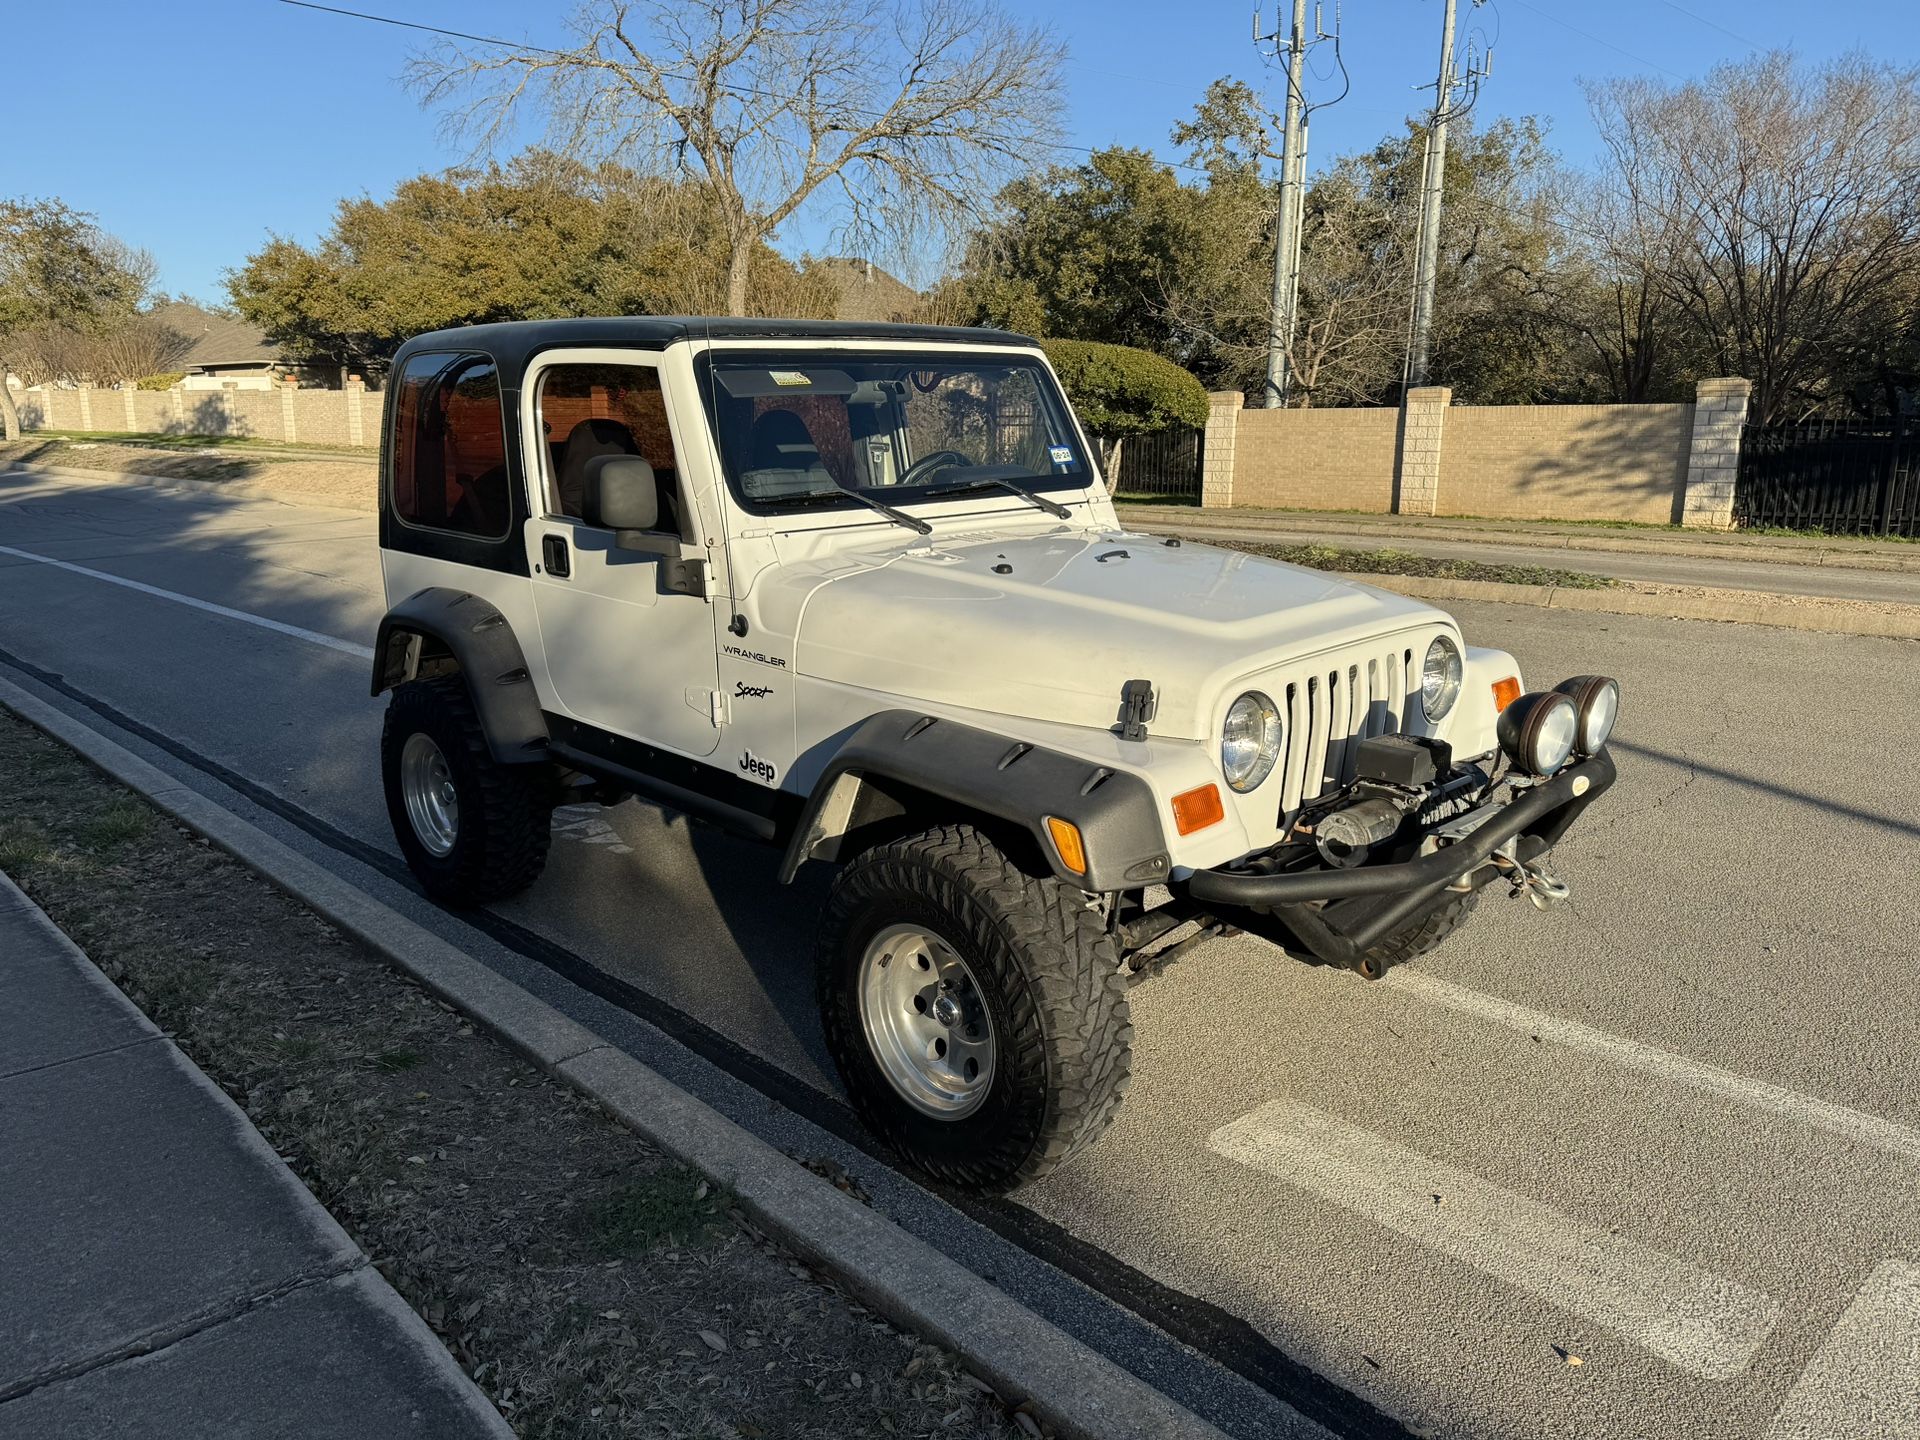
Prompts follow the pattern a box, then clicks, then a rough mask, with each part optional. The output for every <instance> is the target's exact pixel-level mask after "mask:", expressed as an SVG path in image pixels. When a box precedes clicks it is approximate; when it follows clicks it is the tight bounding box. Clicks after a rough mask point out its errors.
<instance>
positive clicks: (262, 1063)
mask: <svg viewBox="0 0 1920 1440" xmlns="http://www.w3.org/2000/svg"><path fill="white" fill-rule="evenodd" d="M0 867H4V868H5V869H6V870H7V871H8V873H10V874H11V875H12V876H13V877H14V879H15V880H16V881H17V882H18V883H19V884H20V885H21V887H22V888H23V889H25V890H26V891H27V892H28V893H29V894H30V895H32V896H33V897H34V899H35V900H36V901H38V902H39V903H40V905H41V906H42V907H43V908H45V909H46V910H47V912H48V913H49V914H50V915H51V916H52V917H53V919H54V920H55V922H56V923H58V924H59V925H60V927H61V928H62V929H64V930H65V931H66V932H67V933H68V934H69V935H71V936H72V937H73V938H74V940H75V941H77V942H78V943H79V944H80V945H81V947H82V948H83V949H85V950H86V951H87V952H88V953H89V954H90V955H91V956H92V957H93V959H94V960H95V962H96V963H98V964H99V965H100V966H101V968H102V969H104V970H105V971H106V972H107V973H108V974H109V975H110V976H112V977H113V978H114V980H115V981H116V982H117V983H118V984H119V985H120V986H121V987H122V988H123V989H124V990H125V991H126V992H127V994H128V995H130V996H131V997H132V998H133V1000H134V1001H135V1003H137V1004H138V1005H139V1006H140V1007H141V1008H142V1009H143V1010H145V1011H146V1012H147V1013H148V1014H149V1015H150V1016H152V1017H153V1019H154V1020H155V1022H156V1023H158V1024H159V1025H160V1026H161V1027H162V1028H163V1029H165V1030H167V1031H168V1032H169V1033H171V1034H172V1035H173V1036H174V1037H175V1039H176V1040H177V1041H178V1042H179V1044H180V1045H181V1047H182V1048H183V1049H185V1050H186V1051H187V1053H188V1054H190V1055H191V1056H192V1057H193V1058H194V1060H195V1061H196V1062H197V1063H198V1064H199V1065H200V1066H201V1067H202V1068H203V1069H204V1070H206V1072H207V1073H208V1074H209V1075H211V1076H212V1077H213V1078H214V1079H215V1080H216V1081H217V1082H218V1083H219V1084H220V1085H221V1086H222V1087H223V1088H224V1089H226V1090H227V1092H228V1093H229V1094H231V1095H233V1096H234V1098H235V1099H236V1100H238V1101H239V1102H240V1103H241V1104H242V1105H243V1106H245V1108H246V1110H247V1113H248V1114H249V1115H250V1116H252V1118H253V1121H254V1123H255V1124H256V1125H258V1126H259V1127H260V1129H261V1130H262V1132H263V1133H265V1135H266V1136H267V1138H268V1139H269V1140H270V1141H271V1142H272V1144H273V1145H274V1147H275V1148H276V1149H278V1150H279V1151H280V1152H281V1153H282V1154H283V1155H285V1156H286V1157H287V1158H288V1160H289V1161H290V1162H291V1164H292V1166H293V1168H294V1170H295V1172H296V1173H297V1174H298V1175H299V1176H300V1178H301V1179H302V1180H303V1181H304V1182H305V1183H306V1185H307V1186H308V1188H309V1189H311V1190H312V1191H313V1192H314V1194H315V1195H317V1196H318V1197H319V1199H320V1200H321V1202H322V1203H323V1204H324V1205H326V1207H327V1208H328V1209H329V1210H331V1211H332V1212H333V1214H334V1215H335V1216H336V1217H337V1218H338V1219H339V1220H340V1222H341V1224H342V1225H344V1226H345V1227H346V1229H347V1230H348V1231H349V1232H350V1233H351V1234H352V1235H353V1236H354V1238H355V1239H356V1240H357V1241H358V1242H359V1244H360V1245H361V1247H362V1248H363V1249H365V1250H366V1251H367V1253H368V1254H369V1255H371V1256H372V1257H373V1258H374V1261H375V1263H376V1264H377V1265H378V1266H379V1267H380V1269H381V1270H382V1272H383V1273H385V1274H386V1275H387V1277H388V1278H389V1279H390V1280H392V1281H393V1283H394V1285H395V1286H396V1288H397V1289H398V1290H399V1291H400V1293H401V1294H402V1295H404V1296H405V1297H406V1298H407V1300H408V1302H409V1303H411V1304H412V1305H413V1306H414V1308H415V1309H416V1310H418V1311H419V1312H420V1313H421V1314H422V1315H423V1316H425V1317H426V1319H427V1321H428V1322H429V1323H430V1324H431V1325H432V1326H433V1327H434V1329H435V1330H436V1331H437V1332H438V1333H439V1334H440V1336H441V1337H442V1339H443V1340H445V1342H446V1343H447V1346H448V1348H449V1349H450V1350H451V1351H452V1352H453V1354H454V1355H455V1356H456V1357H457V1358H458V1360H459V1361H460V1363H461V1364H462V1365H463V1366H464V1367H465V1368H466V1369H467V1371H468V1373H469V1374H471V1375H472V1376H473V1377H474V1378H475V1380H477V1381H478V1382H479V1383H480V1385H481V1387H482V1389H484V1390H485V1391H486V1393H487V1394H488V1396H489V1397H490V1398H492V1400H493V1401H494V1403H495V1404H497V1405H498V1406H499V1407H500V1408H501V1410H502V1412H503V1413H505V1414H506V1415H507V1417H508V1418H509V1419H510V1420H511V1421H512V1422H513V1425H514V1428H515V1429H516V1430H517V1431H518V1432H519V1433H520V1434H522V1435H526V1436H616V1435H617V1436H659V1437H667V1436H672V1437H715V1440H725V1437H772V1436H780V1437H820V1440H826V1437H842V1436H883V1435H885V1436H919V1435H927V1436H931V1435H940V1436H989V1435H994V1436H999V1435H1019V1434H1021V1433H1023V1429H1025V1427H1024V1426H1022V1425H1018V1424H1016V1423H1015V1419H1014V1417H1012V1416H1010V1415H1009V1414H1008V1413H1007V1411H1006V1410H1005V1409H1004V1408H1003V1407H1002V1405H1001V1404H1000V1402H999V1401H998V1400H997V1399H996V1398H994V1397H993V1396H992V1395H991V1393H990V1392H988V1391H987V1390H986V1388H985V1387H984V1385H982V1383H981V1382H979V1381H977V1380H974V1379H972V1378H971V1377H969V1376H967V1375H966V1374H965V1373H964V1372H963V1371H962V1370H961V1369H960V1367H959V1366H958V1364H957V1363H956V1362H955V1361H954V1359H953V1358H952V1357H950V1356H948V1355H946V1354H944V1353H943V1352H941V1351H939V1350H937V1349H935V1348H933V1347H930V1346H928V1345H925V1344H922V1343H919V1342H918V1341H916V1340H915V1338H914V1337H912V1336H910V1335H905V1334H901V1333H900V1332H898V1331H896V1330H895V1329H893V1328H892V1327H891V1326H889V1325H888V1324H886V1323H885V1322H884V1321H882V1320H880V1319H879V1318H877V1317H876V1316H874V1315H872V1314H870V1313H868V1312H866V1311H864V1310H863V1309H861V1307H860V1306H858V1305H857V1304H855V1303H854V1302H853V1301H852V1300H850V1299H849V1298H848V1297H847V1296H845V1295H844V1294H843V1293H841V1292H840V1291H838V1290H836V1289H834V1288H832V1287H831V1286H829V1285H827V1284H825V1283H823V1282H822V1281H821V1280H820V1279H819V1278H818V1277H816V1276H814V1275H812V1274H811V1273H810V1272H809V1271H808V1270H807V1269H806V1268H805V1267H803V1266H801V1265H800V1264H798V1263H796V1262H795V1261H794V1260H793V1259H792V1258H791V1257H790V1256H788V1255H786V1254H785V1253H784V1252H782V1251H780V1250H779V1249H777V1248H776V1247H774V1246H773V1245H771V1244H770V1243H769V1242H767V1241H766V1240H765V1239H764V1238H762V1237H760V1236H758V1235H757V1234H756V1233H754V1231H753V1230H752V1228H751V1227H750V1226H749V1225H748V1224H747V1223H746V1222H745V1220H744V1218H743V1217H742V1216H741V1215H740V1214H739V1213H738V1212H737V1211H736V1210H735V1209H733V1207H732V1206H731V1204H730V1201H729V1197H727V1196H726V1195H724V1194H721V1193H716V1192H715V1191H714V1190H713V1189H712V1188H711V1187H709V1186H708V1184H707V1183H706V1182H705V1181H704V1180H703V1179H702V1178H701V1177H700V1176H699V1175H697V1174H695V1173H693V1172H691V1171H689V1170H688V1169H686V1168H685V1167H683V1166H681V1165H678V1164H676V1163H674V1162H672V1161H670V1160H668V1159H666V1158H665V1157H663V1156H662V1155H660V1154H659V1153H657V1152H656V1151H654V1150H653V1149H651V1148H650V1147H649V1146H647V1145H646V1144H645V1143H644V1142H642V1141H641V1140H640V1139H639V1138H638V1137H637V1136H635V1135H634V1134H632V1133H631V1132H630V1131H628V1130H626V1129H624V1128H622V1127H621V1126H619V1125H618V1124H616V1123H614V1122H613V1121H612V1120H611V1119H609V1118H608V1117H607V1116H606V1115H605V1114H603V1113H602V1112H601V1111H600V1110H599V1109H598V1108H596V1107H595V1106H593V1105H592V1104H591V1103H590V1102H588V1101H586V1100H585V1099H583V1098H582V1097H580V1096H578V1095H577V1094H576V1093H575V1092H573V1091H572V1090H570V1089H568V1088H567V1087H565V1086H563V1085H560V1084H557V1083H556V1082H554V1081H552V1080H551V1079H549V1078H548V1077H546V1076H545V1075H543V1074H541V1073H540V1072H539V1071H537V1070H535V1069H533V1068H532V1067H531V1066H530V1065H528V1064H527V1063H526V1062H524V1061H522V1060H521V1059H519V1058H518V1057H517V1056H515V1055H513V1054H512V1053H510V1052H509V1051H507V1050H506V1049H504V1048H503V1047H502V1046H500V1045H499V1044H497V1043H496V1042H494V1041H493V1040H492V1039H491V1038H489V1037H488V1036H486V1035H485V1034H480V1033H476V1032H475V1030H474V1029H473V1027H472V1026H471V1025H469V1024H468V1023H466V1021H465V1020H464V1019H463V1018H462V1017H461V1016H460V1015H459V1014H457V1013H456V1012H454V1011H451V1010H449V1009H448V1008H447V1007H446V1006H444V1005H442V1004H441V1003H440V1002H438V1001H436V1000H434V999H433V998H432V997H430V996H429V995H427V994H426V993H425V992H424V991H422V990H420V989H419V988H418V987H417V986H415V985H413V984H412V983H410V982H408V981H406V980H404V979H403V978H401V977H400V976H398V975H397V974H395V973H394V972H392V971H390V970H388V969H387V968H386V967H385V966H384V965H382V964H381V963H380V962H379V961H377V960H376V959H375V958H373V957H372V956H371V955H370V954H368V953H367V952H366V951H364V950H363V949H362V948H360V947H359V946H358V945H357V944H356V943H354V942H352V941H350V940H347V939H345V938H344V937H342V936H340V935H339V934H337V933H336V932H335V931H333V930H332V929H331V928H330V927H328V926H327V925H326V924H325V923H324V922H322V921H321V920H319V919H318V918H316V917H315V916H313V915H312V914H311V913H309V912H308V911H306V910H304V909H302V908H301V907H300V906H299V905H297V904H296V903H294V902H293V901H291V900H290V899H288V898H287V897H286V896H284V895H283V894H281V893H280V892H279V891H277V890H274V889H273V888H271V887H269V886H267V885H266V884H264V883H263V882H261V881H260V880H258V879H257V878H256V877H255V876H253V875H252V874H251V873H250V872H248V871H246V870H245V869H244V868H242V867H241V866H240V865H238V864H237V863H235V862H234V861H232V860H230V859H229V858H228V857H226V856H225V855H224V854H222V853H220V852H218V851H216V850H214V849H212V848H211V847H210V846H209V845H207V844H206V842H205V841H202V840H199V839H198V838H196V837H193V836H191V835H190V834H188V833H186V832H185V831H183V830H181V829H180V828H179V827H177V826H176V825H174V824H173V823H172V822H171V821H169V820H167V819H166V818H165V817H163V816H160V815H158V814H157V813H156V812H154V811H152V810H150V809H149V808H148V807H147V806H146V805H145V803H144V802H142V801H140V800H138V799H136V798H134V797H132V796H131V795H130V794H129V793H128V792H126V791H125V790H124V789H122V788H121V787H119V786H118V785H116V784H115V783H113V782H111V781H109V780H107V779H105V778H104V777H102V776H101V775H99V774H98V773H97V772H95V771H94V770H92V769H91V768H90V767H88V766H87V765H85V764H84V763H83V762H81V761H80V760H78V759H77V758H76V757H75V756H73V755H72V754H71V753H70V752H68V751H67V750H65V749H64V748H63V747H61V746H58V745H56V744H54V743H53V742H51V741H49V740H48V739H46V738H45V737H44V736H42V735H41V734H40V733H39V732H38V731H35V730H33V729H31V728H30V727H28V726H26V725H24V724H22V723H21V722H20V721H18V720H17V719H15V718H14V717H12V716H11V715H8V714H6V713H5V712H4V711H0ZM1020 1419H1021V1420H1022V1421H1024V1420H1026V1417H1024V1416H1022V1417H1020Z"/></svg>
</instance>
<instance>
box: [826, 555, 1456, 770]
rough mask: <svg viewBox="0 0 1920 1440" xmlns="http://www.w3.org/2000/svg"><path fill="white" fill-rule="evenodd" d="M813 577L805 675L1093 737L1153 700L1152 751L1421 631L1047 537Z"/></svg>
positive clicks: (1382, 603) (1305, 580) (1398, 619)
mask: <svg viewBox="0 0 1920 1440" xmlns="http://www.w3.org/2000/svg"><path fill="white" fill-rule="evenodd" d="M866 558H870V560H871V562H872V563H871V564H870V565H869V566H866V567H862V568H855V569H851V570H842V571H840V572H839V573H838V574H837V575H834V576H832V577H830V578H824V579H823V580H822V581H821V583H820V584H819V585H817V586H816V587H815V588H814V589H813V591H812V593H811V594H810V595H809V596H808V598H807V600H806V602H805V605H804V608H803V610H802V613H801V618H800V624H799V633H798V635H797V637H796V644H795V646H794V668H795V669H796V670H797V671H799V672H800V673H801V674H804V675H811V676H816V677H818V678H820V679H824V680H832V681H838V682H840V683H843V684H848V685H858V686H861V687H863V688H866V689H870V690H878V691H886V692H891V693H893V694H896V695H901V696H906V697H911V698H914V699H920V700H925V701H929V702H936V703H942V704H948V705H954V706H958V707H961V708H965V709H972V710H991V711H997V712H999V713H1001V714H1008V715H1019V716H1024V717H1027V718H1029V719H1034V720H1048V721H1055V722H1059V723H1062V724H1069V725H1087V726H1093V727H1096V728H1100V729H1105V728H1108V727H1110V726H1112V725H1113V724H1114V723H1115V722H1116V721H1117V720H1118V718H1119V715H1120V687H1121V686H1122V685H1123V684H1124V683H1125V682H1126V681H1128V680H1132V679H1144V680H1149V681H1151V682H1152V683H1153V687H1154V689H1155V691H1156V692H1157V695H1158V699H1159V710H1158V713H1157V715H1156V716H1155V718H1154V721H1153V730H1154V732H1155V733H1156V734H1160V735H1167V736H1178V737H1182V738H1186V739H1193V740H1198V739H1204V738H1209V737H1210V736H1211V733H1212V730H1213V728H1214V724H1215V719H1214V714H1213V711H1214V709H1215V707H1216V706H1217V704H1218V703H1219V701H1220V698H1221V692H1222V690H1223V689H1224V688H1225V687H1226V686H1228V685H1230V684H1232V683H1233V682H1234V681H1236V680H1239V679H1242V678H1243V677H1246V676H1250V675H1252V674H1253V673H1254V672H1256V671H1259V670H1262V669H1265V668H1268V667H1270V666H1276V665H1282V664H1288V665H1290V664H1293V663H1295V662H1298V661H1301V660H1305V659H1306V658H1308V657H1310V656H1313V655H1316V654H1319V653H1321V652H1323V651H1328V650H1333V649H1337V648H1340V647H1343V646H1347V645H1351V644H1354V643H1355V642H1358V641H1363V640H1367V639H1371V638H1372V637H1374V636H1378V635H1389V634H1394V633H1397V632H1399V631H1403V630H1408V629H1412V628H1415V627H1417V626H1421V625H1435V624H1444V625H1449V626H1450V625H1451V622H1450V621H1448V620H1447V617H1446V616H1445V615H1444V614H1442V613H1441V612H1439V611H1436V610H1434V609H1433V608H1432V607H1431V606H1427V605H1423V604H1421V603H1419V602H1418V601H1415V600H1409V599H1407V598H1406V597H1404V596H1401V595H1394V594H1390V593H1388V592H1387V591H1383V590H1376V589H1374V588H1372V587H1371V586H1366V585H1355V584H1352V583H1350V582H1347V581H1343V580H1339V579H1336V578H1334V577H1333V576H1330V575H1327V574H1324V573H1322V572H1320V571H1317V570H1305V569H1301V568H1300V567H1298V566H1294V565H1286V564H1282V563H1281V562H1279V561H1277V560H1268V559H1265V558H1263V557H1261V556H1258V555H1248V554H1245V553H1243V552H1240V551H1234V550H1220V549H1216V548H1214V547H1213V546H1210V545H1202V544H1197V543H1195V542H1193V541H1183V542H1176V543H1172V544H1169V543H1168V542H1167V541H1165V540H1162V539H1158V538H1155V537H1152V536H1145V535H1126V534H1105V535H1095V536H1089V535H1088V534H1086V533H1085V532H1071V533H1068V532H1057V533H1052V534H1040V535H1029V536H1022V537H1017V538H1005V537H1000V538H983V539H977V540H976V539H969V538H965V537H957V538H954V539H951V540H948V539H939V540H935V541H932V542H923V543H921V544H919V545H917V546H913V547H912V548H908V549H904V550H898V551H896V552H894V553H892V554H891V555H885V554H874V555H872V556H870V557H866Z"/></svg>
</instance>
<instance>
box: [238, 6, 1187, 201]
mask: <svg viewBox="0 0 1920 1440" xmlns="http://www.w3.org/2000/svg"><path fill="white" fill-rule="evenodd" d="M276 3H278V4H281V5H291V6H293V7H294V8H295V9H298V10H317V11H319V12H321V13H322V14H325V15H342V16H345V17H346V18H347V19H350V20H367V21H371V22H372V23H374V24H376V25H391V26H393V27H394V28H395V29H398V30H418V31H420V32H422V33H423V34H427V35H441V36H445V37H446V38H447V39H450V40H466V41H469V42H471V43H473V44H475V45H494V46H497V47H499V48H500V49H502V50H524V51H531V52H532V53H534V54H536V55H553V56H556V57H560V58H564V57H566V56H568V55H571V54H574V53H576V52H574V51H571V50H555V49H553V48H552V47H551V46H547V45H535V44H532V43H531V42H527V41H520V40H503V39H501V38H500V37H499V36H497V35H474V34H471V33H469V32H468V31H465V30H449V29H447V28H446V27H444V26H441V25H428V24H426V23H425V22H424V21H420V20H401V19H398V18H396V17H395V16H392V15H376V14H374V13H373V12H372V11H369V10H349V9H346V8H345V7H344V6H340V5H322V4H320V3H319V0H276ZM1068 63H1073V62H1068ZM1082 68H1086V67H1082ZM659 74H660V75H661V76H662V77H663V78H665V79H668V80H681V81H687V82H692V81H693V80H694V79H695V77H694V76H692V75H687V74H684V73H682V72H680V71H677V70H662V71H660V72H659ZM716 88H717V89H720V90H723V91H725V92H726V93H727V94H729V95H740V96H751V97H754V98H756V99H763V100H785V99H787V98H788V97H787V96H785V95H782V94H781V93H780V92H779V91H777V90H763V89H760V88H758V87H756V86H752V85H724V84H723V85H719V86H717V87H716ZM846 108H847V112H848V113H849V114H853V115H864V116H866V117H867V118H869V119H875V120H877V119H879V118H881V117H882V116H883V115H884V114H885V113H886V112H885V111H882V110H874V109H871V108H869V107H866V106H861V105H849V106H847V107H846ZM1027 143H1029V144H1032V145H1035V146H1038V147H1039V148H1041V149H1045V150H1057V151H1060V152H1062V153H1065V154H1072V155H1097V154H1098V153H1099V151H1098V150H1097V149H1095V148H1094V147H1092V146H1088V145H1069V144H1066V143H1065V142H1063V141H1058V140H1032V141H1029V142H1027ZM1110 148H1111V147H1110ZM1129 148H1131V147H1129ZM1144 153H1145V154H1146V156H1147V158H1148V159H1150V160H1152V161H1153V162H1154V163H1155V164H1156V165H1164V166H1166V167H1167V168H1168V169H1170V170H1185V171H1188V172H1190V173H1192V174H1195V175H1204V174H1205V173H1206V167H1205V166H1204V165H1191V164H1188V163H1187V162H1186V161H1184V160H1167V159H1163V158H1162V157H1160V156H1158V155H1155V154H1154V153H1153V152H1152V151H1151V150H1149V151H1145V152H1144Z"/></svg>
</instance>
